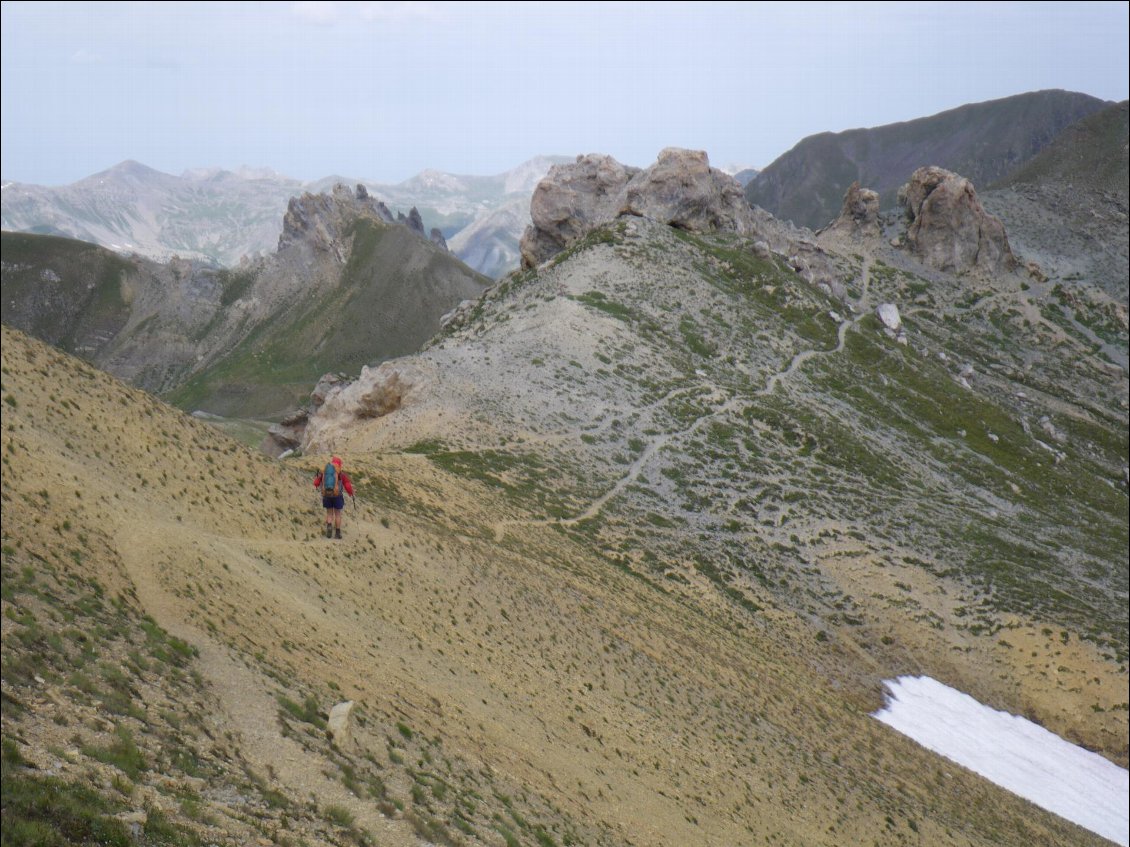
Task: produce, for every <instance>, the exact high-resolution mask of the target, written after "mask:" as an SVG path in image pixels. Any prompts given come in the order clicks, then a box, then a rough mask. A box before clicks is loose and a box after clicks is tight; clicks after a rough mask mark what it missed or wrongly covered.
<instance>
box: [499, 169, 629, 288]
mask: <svg viewBox="0 0 1130 847" xmlns="http://www.w3.org/2000/svg"><path fill="white" fill-rule="evenodd" d="M638 173H639V169H638V168H631V167H627V166H625V165H621V164H620V163H619V162H617V161H616V160H615V159H613V158H612V157H611V156H605V155H602V154H599V153H590V154H589V155H587V156H578V157H577V161H576V162H573V163H572V164H567V165H554V166H553V167H552V168H550V169H549V173H548V174H546V176H545V178H544V179H542V181H541V182H539V183H538V186H537V188H535V189H534V196H533V197H532V198H531V199H530V217H531V218H532V219H533V223H532V224H531V225H530V226H529V227H527V228H526V232H525V234H524V235H523V236H522V240H521V242H520V244H519V249H520V250H521V253H522V267H527V268H528V267H535V266H536V265H539V264H541V263H542V262H544V261H545V260H546V259H548V258H549V257H551V256H554V255H556V254H557V253H559V252H561V251H562V250H564V249H565V248H566V247H568V246H569V245H570V244H572V243H573V242H574V241H577V240H578V239H580V238H583V237H584V236H585V235H586V234H587V233H589V232H591V231H592V230H593V228H595V227H597V226H599V225H600V224H602V223H607V222H608V221H610V220H612V219H614V218H615V217H616V216H617V214H619V209H620V195H621V193H622V191H623V189H624V187H625V186H626V185H627V184H628V181H629V180H630V179H631V178H632V177H633V176H635V175H636V174H638Z"/></svg>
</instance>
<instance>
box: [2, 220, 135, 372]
mask: <svg viewBox="0 0 1130 847" xmlns="http://www.w3.org/2000/svg"><path fill="white" fill-rule="evenodd" d="M0 239H2V241H0V243H2V256H3V274H2V275H0V286H2V289H0V290H2V291H3V296H2V303H0V319H2V320H3V322H4V323H6V324H8V325H9V326H14V327H16V328H18V329H21V330H23V331H24V332H27V333H29V334H31V335H34V336H35V337H37V338H40V339H42V340H43V341H46V342H48V343H49V344H53V345H55V346H56V347H59V348H61V349H63V350H66V351H67V352H68V353H75V354H78V355H80V356H84V357H85V358H90V357H91V353H92V352H93V351H94V350H95V349H97V348H98V347H99V346H100V344H101V341H102V340H103V339H105V338H107V337H112V336H114V335H115V334H117V333H118V331H119V330H121V328H122V327H123V326H125V324H126V321H127V320H128V319H129V314H130V309H129V304H128V303H127V302H126V300H127V298H128V297H129V284H128V281H129V279H130V277H132V276H133V275H135V274H137V273H138V272H139V268H138V265H137V264H136V263H133V262H131V261H129V260H126V259H123V258H122V257H121V256H119V255H117V254H116V253H112V252H111V251H109V250H107V249H105V248H104V247H99V246H97V245H95V244H89V243H87V242H85V241H75V240H74V239H70V238H58V237H55V236H50V235H31V234H28V233H22V232H4V233H2V234H0Z"/></svg>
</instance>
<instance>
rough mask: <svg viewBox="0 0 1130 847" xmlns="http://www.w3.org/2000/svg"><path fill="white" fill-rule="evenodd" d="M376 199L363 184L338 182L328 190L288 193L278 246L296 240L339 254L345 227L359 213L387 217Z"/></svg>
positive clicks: (291, 243) (296, 242)
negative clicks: (350, 187)
mask: <svg viewBox="0 0 1130 847" xmlns="http://www.w3.org/2000/svg"><path fill="white" fill-rule="evenodd" d="M378 205H379V204H378V203H377V201H376V200H374V199H373V198H372V197H370V196H369V192H368V191H366V190H365V187H364V186H363V185H358V186H357V188H356V189H355V190H353V191H350V190H349V188H347V187H346V186H344V185H342V184H341V183H338V184H337V185H335V186H334V187H333V191H332V192H331V193H330V194H310V193H309V192H307V193H306V194H303V195H302V196H301V197H291V198H290V202H289V203H288V204H287V208H286V215H285V216H284V217H283V231H282V234H281V235H280V236H279V250H280V251H282V250H285V249H286V248H288V247H292V246H294V245H296V244H305V245H307V246H309V247H311V248H313V249H314V250H319V251H322V252H336V253H338V254H339V255H340V254H341V249H340V244H341V242H342V241H343V240H344V239H345V237H346V227H347V226H348V225H350V224H351V223H352V222H353V221H355V220H356V219H357V217H358V216H359V215H367V216H370V217H373V218H375V219H377V220H381V221H388V217H386V215H387V212H388V210H387V209H384V210H383V211H384V213H385V214H382V211H381V210H380V209H379V208H378Z"/></svg>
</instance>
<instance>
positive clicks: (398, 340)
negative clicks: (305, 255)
mask: <svg viewBox="0 0 1130 847" xmlns="http://www.w3.org/2000/svg"><path fill="white" fill-rule="evenodd" d="M351 235H352V237H353V241H352V247H351V250H350V253H349V260H348V263H347V264H346V266H345V268H344V271H343V273H342V278H341V283H340V284H339V285H337V286H335V287H334V288H332V289H331V290H329V291H328V292H317V293H315V294H313V295H311V296H308V297H306V298H304V299H302V300H300V301H298V302H296V303H288V304H285V305H283V306H282V307H280V308H279V309H278V310H277V311H276V313H275V314H274V315H273V316H272V317H270V318H269V319H267V320H265V321H263V322H262V324H261V325H260V326H259V327H258V328H256V329H255V330H254V331H252V332H251V333H250V334H249V335H248V336H247V337H246V338H245V339H244V340H243V341H242V342H240V343H239V344H238V345H236V347H235V348H234V349H233V350H231V351H230V352H229V353H227V354H225V355H224V356H223V358H222V359H220V361H218V362H217V363H216V364H214V365H212V366H210V367H208V368H206V369H205V370H204V371H202V372H200V373H198V374H196V375H195V376H194V377H192V378H191V379H190V380H188V382H186V383H185V384H184V385H183V386H181V387H180V388H178V389H176V390H175V391H173V392H171V393H170V394H169V395H168V397H169V400H170V401H171V402H173V403H175V404H176V405H178V406H180V407H182V408H185V409H205V410H206V411H209V412H212V413H215V414H220V415H225V416H229V417H230V416H236V417H257V416H269V415H274V414H278V413H280V412H283V411H286V410H288V409H293V408H295V407H297V406H299V405H301V404H302V403H303V402H304V401H305V400H306V399H307V398H308V395H309V392H310V389H311V388H312V387H313V385H314V383H316V382H317V381H318V379H319V378H320V377H321V376H322V375H323V374H326V373H329V372H346V373H356V372H358V371H360V369H361V367H362V366H364V365H367V364H372V363H375V362H379V361H383V360H384V359H386V358H391V357H394V356H400V355H404V354H406V353H410V352H412V351H414V350H415V349H416V348H417V347H418V346H419V343H420V339H422V338H427V337H428V336H429V335H430V334H431V333H433V332H435V330H436V329H438V327H439V320H438V316H439V313H440V311H442V310H443V309H444V308H451V307H453V306H455V305H457V303H458V301H459V298H460V296H463V297H470V296H474V295H475V294H476V293H477V292H478V291H479V290H481V287H482V286H483V285H485V284H486V283H487V282H488V280H486V279H485V278H484V277H481V276H479V275H477V274H475V273H474V272H473V271H471V270H470V269H468V268H466V267H465V266H463V265H461V264H460V263H459V262H458V260H456V259H455V258H454V257H451V256H449V255H447V254H444V253H441V252H440V251H438V250H434V249H429V248H427V247H424V246H422V244H421V241H420V239H419V238H418V237H417V236H415V235H414V234H413V233H411V232H410V231H409V230H408V229H406V228H405V227H402V226H391V225H389V226H386V225H382V224H379V223H376V222H374V221H369V220H366V219H362V220H359V221H358V222H357V223H356V224H355V226H354V229H353V231H352V233H351ZM433 316H434V317H433Z"/></svg>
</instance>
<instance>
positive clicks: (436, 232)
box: [428, 226, 451, 253]
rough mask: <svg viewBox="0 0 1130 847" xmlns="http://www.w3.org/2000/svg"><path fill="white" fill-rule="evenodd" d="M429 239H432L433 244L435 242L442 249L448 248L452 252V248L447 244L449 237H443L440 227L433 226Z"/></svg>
mask: <svg viewBox="0 0 1130 847" xmlns="http://www.w3.org/2000/svg"><path fill="white" fill-rule="evenodd" d="M428 240H430V241H431V242H432V244H434V245H435V246H436V247H438V248H440V249H441V250H446V251H447V252H449V253H450V252H451V250H450V249H449V248H448V246H447V239H446V238H444V237H443V233H442V232H441V231H440V229H439V227H436V226H433V227H432V231H431V233H430V234H429V235H428Z"/></svg>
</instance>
